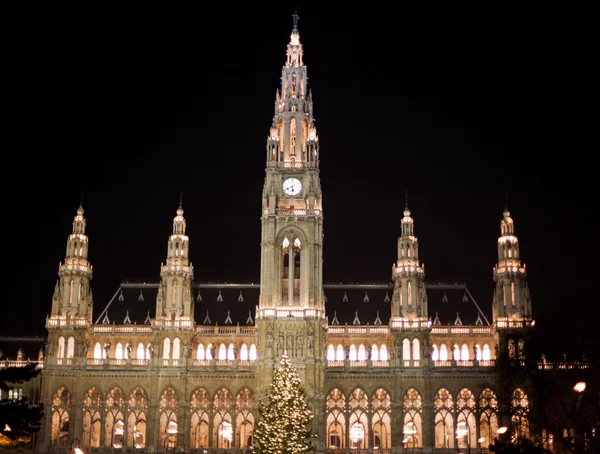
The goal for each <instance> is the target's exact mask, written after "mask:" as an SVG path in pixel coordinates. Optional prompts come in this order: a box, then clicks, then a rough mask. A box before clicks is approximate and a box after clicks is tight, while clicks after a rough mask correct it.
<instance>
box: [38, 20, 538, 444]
mask: <svg viewBox="0 0 600 454" xmlns="http://www.w3.org/2000/svg"><path fill="white" fill-rule="evenodd" d="M313 102H314V101H313V96H312V93H311V91H310V89H309V87H308V77H307V67H306V65H305V63H304V53H303V48H302V44H301V42H300V35H299V32H298V28H297V16H295V20H294V27H293V30H292V32H291V36H290V41H289V43H288V45H287V51H286V55H285V62H284V64H283V67H282V73H281V86H280V87H279V89H278V90H277V94H276V98H275V103H274V116H273V122H272V126H271V128H270V130H269V131H268V137H267V144H266V153H265V154H264V155H262V153H261V155H260V156H261V157H260V159H264V160H265V179H264V187H263V191H262V207H261V212H260V213H257V219H258V217H259V215H260V222H261V226H262V233H261V238H260V244H261V257H260V264H261V267H260V283H255V284H233V283H229V284H226V283H223V284H214V283H212V284H211V283H198V282H194V279H195V274H194V267H193V265H192V263H191V262H190V260H189V257H190V249H191V248H193V245H192V244H191V243H192V242H193V238H190V237H188V236H187V234H186V217H185V212H184V209H183V205H182V204H180V205H179V207H178V209H177V210H176V211H175V213H174V214H175V216H174V218H173V230H172V234H171V235H170V236H169V237H168V238H165V240H166V242H167V252H166V259H165V261H164V263H161V264H160V268H159V267H158V264H157V271H160V281H156V282H154V283H138V284H136V283H123V284H121V286H120V287H119V289H118V290H117V293H115V296H114V297H113V299H112V300H111V302H110V303H109V305H108V306H107V307H106V308H105V309H104V310H103V311H102V312H100V313H99V315H97V316H96V317H93V316H92V314H93V299H92V288H91V281H92V274H93V267H92V264H91V263H90V262H89V261H88V254H89V252H90V249H93V238H91V241H90V238H88V236H87V235H86V218H85V215H84V210H83V207H80V208H79V209H78V210H77V213H76V215H75V218H74V221H73V227H72V232H71V233H70V234H69V233H68V231H65V234H68V237H67V246H66V256H65V257H64V260H63V261H62V262H61V264H60V266H59V269H58V280H57V283H56V287H55V289H54V294H53V298H52V306H51V312H50V314H49V315H48V318H47V321H46V327H47V330H48V336H47V343H46V345H45V348H44V356H43V373H42V379H41V380H40V383H41V385H40V386H41V389H40V390H39V396H40V400H41V402H43V404H44V406H45V415H44V419H43V421H42V427H41V430H40V432H39V433H38V435H37V441H36V444H37V449H38V451H41V452H45V451H54V452H66V451H67V450H69V449H71V448H72V446H73V442H74V440H75V441H76V442H77V443H78V444H79V446H80V447H81V449H82V450H84V451H85V452H86V453H87V452H104V451H115V450H121V449H123V450H140V451H148V452H152V451H165V450H174V451H186V452H187V451H191V452H202V453H207V452H209V451H212V450H217V449H218V450H225V451H232V452H233V451H236V452H239V451H241V450H244V451H247V450H249V449H250V448H251V446H252V444H253V431H254V428H255V427H256V424H257V420H258V417H259V415H258V410H257V409H258V402H259V399H260V398H261V397H263V396H264V395H265V393H266V390H267V388H268V387H269V385H270V384H271V380H272V377H273V372H274V370H275V369H276V368H277V367H278V365H279V361H280V359H281V356H282V355H283V354H284V352H286V353H287V355H288V356H289V357H290V358H291V362H292V365H293V366H294V367H295V368H296V369H297V370H298V372H299V374H300V376H301V379H302V384H303V386H304V387H305V390H306V395H307V400H308V403H309V406H310V408H311V410H312V411H313V414H314V419H313V421H312V431H313V433H314V434H316V437H315V443H314V445H315V451H316V452H319V453H325V452H327V451H331V452H333V451H336V452H341V451H347V450H348V451H349V450H353V449H355V450H368V451H371V452H379V451H381V452H387V453H391V452H396V453H400V452H404V450H415V451H424V452H433V450H434V449H441V448H445V449H455V450H458V449H462V448H467V447H468V448H469V449H473V450H474V449H476V448H477V449H484V450H485V449H487V448H488V446H489V444H490V443H492V442H493V440H494V438H495V437H496V436H497V433H498V429H499V428H501V427H503V426H508V425H512V427H513V428H514V429H515V430H516V432H517V433H518V434H522V435H527V434H528V431H529V424H528V419H527V415H528V411H529V399H528V394H529V393H528V392H527V389H525V388H524V387H518V386H516V387H514V388H511V389H510V390H509V391H508V395H506V392H505V391H502V392H501V390H500V387H499V386H498V378H497V377H498V371H497V370H496V369H497V368H496V359H497V358H498V356H499V355H500V354H501V353H502V352H507V354H508V355H509V356H510V357H512V358H514V359H516V360H519V358H521V357H522V356H523V355H524V344H525V339H527V333H528V332H529V331H530V330H531V327H532V322H533V318H532V312H531V300H530V294H529V289H528V286H527V274H526V267H525V265H524V264H523V263H522V262H521V257H520V254H519V242H518V239H517V236H516V235H515V223H514V221H513V218H512V217H511V214H510V213H509V212H508V210H506V209H505V211H504V213H500V212H499V216H498V218H499V221H500V232H499V233H500V234H499V237H498V238H497V240H496V239H494V238H490V248H497V250H498V261H497V263H496V265H495V267H494V270H493V279H494V281H495V292H494V298H493V302H492V305H493V308H492V311H491V312H492V319H491V320H489V319H488V318H486V316H485V315H484V313H483V312H482V311H481V309H480V308H479V306H478V305H477V303H476V302H475V301H474V300H473V299H472V295H470V292H469V291H468V289H467V288H466V286H463V287H461V285H460V284H441V283H438V284H433V283H432V284H430V283H428V282H426V281H425V265H424V264H423V263H422V262H421V261H420V260H419V244H418V240H417V236H416V235H417V233H418V225H417V223H418V216H414V217H413V213H411V210H410V209H409V207H408V206H406V208H405V209H404V211H403V212H399V213H398V219H399V223H400V226H399V231H398V242H397V260H396V261H395V262H394V264H393V266H392V267H391V269H390V275H389V276H383V279H389V280H388V281H387V283H386V284H385V285H384V284H382V285H378V284H355V285H350V284H348V285H346V286H343V285H341V284H328V283H326V282H324V281H323V248H324V247H325V244H324V241H323V238H324V237H323V222H324V219H325V213H324V210H323V193H322V191H321V180H320V178H321V175H320V172H319V160H320V153H321V150H320V147H319V137H318V135H317V130H316V127H315V124H314V119H313V108H314V105H313ZM323 151H324V152H327V151H326V150H323ZM257 156H258V155H257ZM324 177H325V178H326V176H324ZM257 198H258V194H257ZM174 205H175V206H174V208H176V204H174ZM413 208H414V207H413ZM169 221H170V220H169V219H165V222H169ZM65 230H66V229H65ZM158 240H160V239H158ZM256 240H257V241H258V238H257V239H256ZM391 247H393V245H392V244H390V248H391ZM200 280H201V279H200ZM453 291H454V293H453V294H454V295H456V294H457V293H458V294H459V295H460V296H459V299H464V300H465V302H467V301H468V302H470V303H471V302H472V304H469V305H468V306H469V307H472V308H473V314H472V317H471V319H470V320H469V319H468V317H467V312H465V313H463V312H462V311H461V312H460V313H457V312H456V310H452V312H451V313H450V314H448V313H446V314H443V313H442V312H443V310H442V309H440V310H438V311H434V310H433V309H432V308H431V307H429V305H428V296H429V299H433V298H432V297H431V295H433V294H439V295H440V296H442V295H443V298H444V299H445V298H447V297H448V295H450V294H451V293H452V292H453ZM436 300H440V298H437V297H436ZM356 302H358V303H360V307H361V309H360V310H354V309H352V310H351V311H350V313H351V315H350V316H349V318H348V317H346V319H344V316H343V314H342V312H345V313H348V310H347V309H348V308H349V307H351V306H352V304H353V303H356ZM127 303H131V304H130V305H129V306H128V305H127ZM148 303H149V304H148ZM330 305H331V306H330ZM336 305H337V308H336ZM342 309H346V310H342ZM444 317H446V319H444ZM447 317H449V318H447ZM501 393H504V395H501ZM503 406H504V407H506V408H508V409H509V410H510V411H509V412H507V411H504V410H506V408H505V409H504V410H503V408H502V407H503ZM502 415H509V416H508V417H505V416H502ZM507 419H508V420H507Z"/></svg>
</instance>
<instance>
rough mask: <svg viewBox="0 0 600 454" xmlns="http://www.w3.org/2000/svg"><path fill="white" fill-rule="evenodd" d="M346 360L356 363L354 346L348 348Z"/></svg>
mask: <svg viewBox="0 0 600 454" xmlns="http://www.w3.org/2000/svg"><path fill="white" fill-rule="evenodd" d="M348 359H349V360H350V361H356V346H355V345H354V344H352V345H351V346H350V353H349V354H348Z"/></svg>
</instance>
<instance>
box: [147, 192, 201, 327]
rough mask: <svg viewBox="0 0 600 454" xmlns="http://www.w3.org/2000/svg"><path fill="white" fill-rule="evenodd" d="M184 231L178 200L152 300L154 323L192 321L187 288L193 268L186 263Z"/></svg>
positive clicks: (190, 292) (187, 247)
mask: <svg viewBox="0 0 600 454" xmlns="http://www.w3.org/2000/svg"><path fill="white" fill-rule="evenodd" d="M185 229H186V222H185V218H184V217H183V203H182V199H181V197H180V200H179V208H177V212H176V216H175V218H173V233H172V234H171V236H169V241H168V243H167V262H166V264H165V263H161V270H160V277H161V285H160V288H159V291H158V295H157V297H156V318H157V319H162V320H164V319H168V320H171V321H176V320H182V319H183V320H187V321H188V322H189V323H191V320H192V319H193V315H194V300H193V297H192V290H191V288H192V280H193V279H194V267H193V266H192V264H191V263H190V261H189V245H190V241H189V238H188V236H187V235H186V234H185ZM190 326H191V325H190Z"/></svg>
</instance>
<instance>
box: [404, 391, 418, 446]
mask: <svg viewBox="0 0 600 454" xmlns="http://www.w3.org/2000/svg"><path fill="white" fill-rule="evenodd" d="M402 401H403V407H404V425H403V429H402V435H403V438H402V444H403V445H404V448H420V447H422V446H423V426H422V422H421V421H422V416H421V412H422V411H423V400H422V398H421V395H420V394H419V393H418V392H417V390H416V389H414V388H410V389H409V390H408V391H406V393H405V394H404V398H403V399H402Z"/></svg>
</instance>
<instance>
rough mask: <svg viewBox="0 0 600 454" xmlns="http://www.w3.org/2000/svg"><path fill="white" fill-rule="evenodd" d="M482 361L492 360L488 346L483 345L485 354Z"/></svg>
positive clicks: (482, 355) (483, 353)
mask: <svg viewBox="0 0 600 454" xmlns="http://www.w3.org/2000/svg"><path fill="white" fill-rule="evenodd" d="M481 359H483V360H484V361H487V360H490V359H492V352H491V350H490V346H489V345H488V344H483V352H482V354H481Z"/></svg>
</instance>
